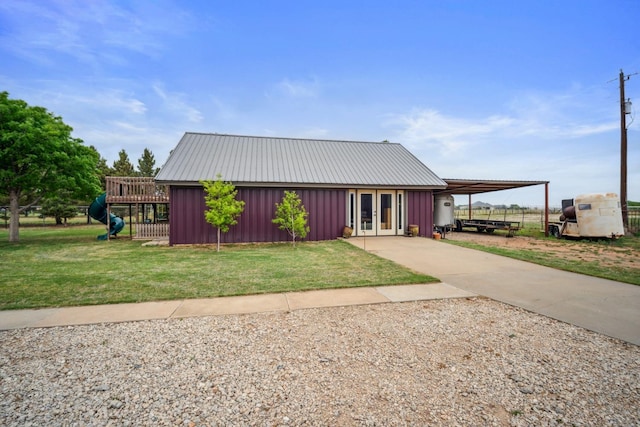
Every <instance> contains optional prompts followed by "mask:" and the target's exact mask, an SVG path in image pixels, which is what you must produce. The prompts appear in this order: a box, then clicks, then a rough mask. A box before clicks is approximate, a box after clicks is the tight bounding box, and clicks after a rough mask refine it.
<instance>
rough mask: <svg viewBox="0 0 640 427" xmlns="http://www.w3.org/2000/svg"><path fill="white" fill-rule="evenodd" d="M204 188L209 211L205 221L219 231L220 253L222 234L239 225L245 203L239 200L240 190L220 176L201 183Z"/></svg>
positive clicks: (218, 246) (205, 214)
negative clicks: (237, 196)
mask: <svg viewBox="0 0 640 427" xmlns="http://www.w3.org/2000/svg"><path fill="white" fill-rule="evenodd" d="M200 183H201V184H202V185H203V186H204V201H205V204H206V205H207V207H208V208H209V209H207V210H206V211H205V213H204V217H205V220H206V221H207V222H208V223H209V224H211V225H213V226H214V227H215V228H216V229H217V231H218V232H217V238H218V240H217V241H218V244H217V246H216V251H218V252H220V232H222V233H226V232H227V231H229V227H231V226H232V225H236V224H237V223H238V217H239V216H240V214H242V212H243V211H244V202H243V201H242V200H237V199H236V195H237V194H238V190H236V187H235V186H234V185H233V184H232V183H230V182H224V181H223V180H222V176H221V175H220V174H218V175H217V176H216V180H215V181H201V182H200Z"/></svg>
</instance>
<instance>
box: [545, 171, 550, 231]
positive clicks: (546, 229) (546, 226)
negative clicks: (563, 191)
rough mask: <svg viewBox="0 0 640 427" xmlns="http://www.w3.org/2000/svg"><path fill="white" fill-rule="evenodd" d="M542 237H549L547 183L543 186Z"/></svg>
mask: <svg viewBox="0 0 640 427" xmlns="http://www.w3.org/2000/svg"><path fill="white" fill-rule="evenodd" d="M544 237H549V183H548V182H545V184H544Z"/></svg>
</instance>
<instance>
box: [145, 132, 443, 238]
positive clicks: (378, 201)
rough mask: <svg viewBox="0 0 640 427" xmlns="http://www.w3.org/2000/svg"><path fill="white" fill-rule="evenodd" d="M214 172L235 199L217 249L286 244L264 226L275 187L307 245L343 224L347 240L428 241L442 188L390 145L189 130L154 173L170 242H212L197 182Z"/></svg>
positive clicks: (416, 162)
mask: <svg viewBox="0 0 640 427" xmlns="http://www.w3.org/2000/svg"><path fill="white" fill-rule="evenodd" d="M217 174H220V175H221V176H222V179H223V180H224V181H229V182H232V183H233V184H234V185H235V186H236V188H237V190H238V198H239V199H241V200H244V201H245V209H244V213H243V214H242V215H241V216H240V217H239V219H238V224H236V225H235V226H233V227H231V229H230V230H229V232H228V233H226V234H223V235H222V237H221V239H222V241H223V242H225V243H234V242H277V241H286V240H288V239H289V236H288V235H287V234H286V233H285V232H284V231H281V230H279V229H278V228H277V227H276V226H275V225H274V224H273V223H272V222H271V220H272V219H273V217H274V213H275V204H276V203H279V202H280V201H281V200H282V197H283V196H284V191H285V190H295V191H296V193H297V194H298V195H299V196H300V198H301V200H302V203H303V205H304V206H305V208H306V209H307V212H308V213H309V217H308V223H309V227H310V232H309V234H308V235H307V240H330V239H335V238H337V237H340V236H342V234H343V230H344V228H345V226H347V227H351V228H352V229H353V235H355V236H363V235H366V236H386V235H404V234H405V232H406V231H407V229H408V225H409V224H411V225H417V226H418V229H419V235H420V236H425V237H431V236H432V229H433V192H434V191H435V190H442V189H445V188H446V187H447V183H446V182H444V181H443V180H442V179H440V178H439V177H438V176H436V175H435V174H434V173H433V172H432V171H431V170H430V169H429V168H428V167H427V166H425V165H424V164H423V163H422V162H420V160H418V159H417V158H416V157H415V156H414V155H413V154H411V153H410V152H409V151H408V150H407V149H406V148H404V147H403V146H402V145H400V144H395V143H387V142H380V143H378V142H356V141H330V140H311V139H293V138H275V137H254V136H239V135H222V134H205V133H191V132H189V133H185V135H184V136H183V137H182V139H181V140H180V142H179V143H178V145H177V146H176V147H175V149H174V150H173V151H172V152H171V155H170V156H169V158H168V159H167V162H166V163H165V165H164V166H163V167H162V169H161V170H160V172H159V173H158V175H157V176H156V182H157V183H158V184H163V185H168V186H169V195H170V197H169V200H170V206H169V222H170V226H169V242H170V244H172V245H174V244H199V243H213V242H215V241H216V232H215V229H214V228H213V227H212V226H211V225H210V224H208V223H207V222H206V221H205V219H204V212H205V210H206V205H205V202H204V190H203V186H202V185H201V184H200V181H201V180H215V179H216V175H217Z"/></svg>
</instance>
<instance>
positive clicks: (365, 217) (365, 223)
mask: <svg viewBox="0 0 640 427" xmlns="http://www.w3.org/2000/svg"><path fill="white" fill-rule="evenodd" d="M374 216H375V213H374V210H373V194H371V193H360V230H363V231H371V230H373V221H374Z"/></svg>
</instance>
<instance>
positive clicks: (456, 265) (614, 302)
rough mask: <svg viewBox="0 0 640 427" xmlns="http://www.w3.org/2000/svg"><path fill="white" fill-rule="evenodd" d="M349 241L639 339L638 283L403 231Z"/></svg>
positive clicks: (488, 292) (503, 297)
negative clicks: (493, 252)
mask: <svg viewBox="0 0 640 427" xmlns="http://www.w3.org/2000/svg"><path fill="white" fill-rule="evenodd" d="M348 241H349V242H350V243H352V244H354V245H356V246H358V247H360V248H366V250H367V251H369V252H372V253H375V254H377V255H378V256H381V257H384V258H387V259H390V260H392V261H395V262H397V263H398V264H401V265H405V266H407V267H409V268H411V269H413V270H415V271H418V272H421V273H425V274H429V275H432V276H435V277H437V278H439V279H440V280H442V281H443V282H445V283H447V284H449V285H451V286H455V287H456V288H459V289H462V290H465V291H468V292H471V293H474V294H478V295H483V296H486V297H489V298H492V299H494V300H497V301H502V302H505V303H507V304H511V305H515V306H518V307H522V308H524V309H527V310H530V311H533V312H535V313H539V314H543V315H545V316H548V317H551V318H554V319H558V320H561V321H563V322H567V323H571V324H574V325H577V326H581V327H583V328H585V329H589V330H592V331H595V332H599V333H602V334H605V335H608V336H611V337H614V338H619V339H621V340H624V341H627V342H630V343H633V344H636V345H640V286H635V285H629V284H626V283H620V282H615V281H611V280H605V279H598V278H595V277H590V276H584V275H581V274H576V273H569V272H565V271H560V270H555V269H552V268H548V267H542V266H539V265H536V264H532V263H528V262H524V261H517V260H514V259H510V258H506V257H501V256H498V255H493V254H489V253H486V252H481V251H476V250H472V249H467V248H462V247H459V246H455V245H451V244H448V243H446V242H444V241H438V240H432V239H420V238H408V237H369V238H366V240H365V239H363V238H351V239H349V240H348Z"/></svg>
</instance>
